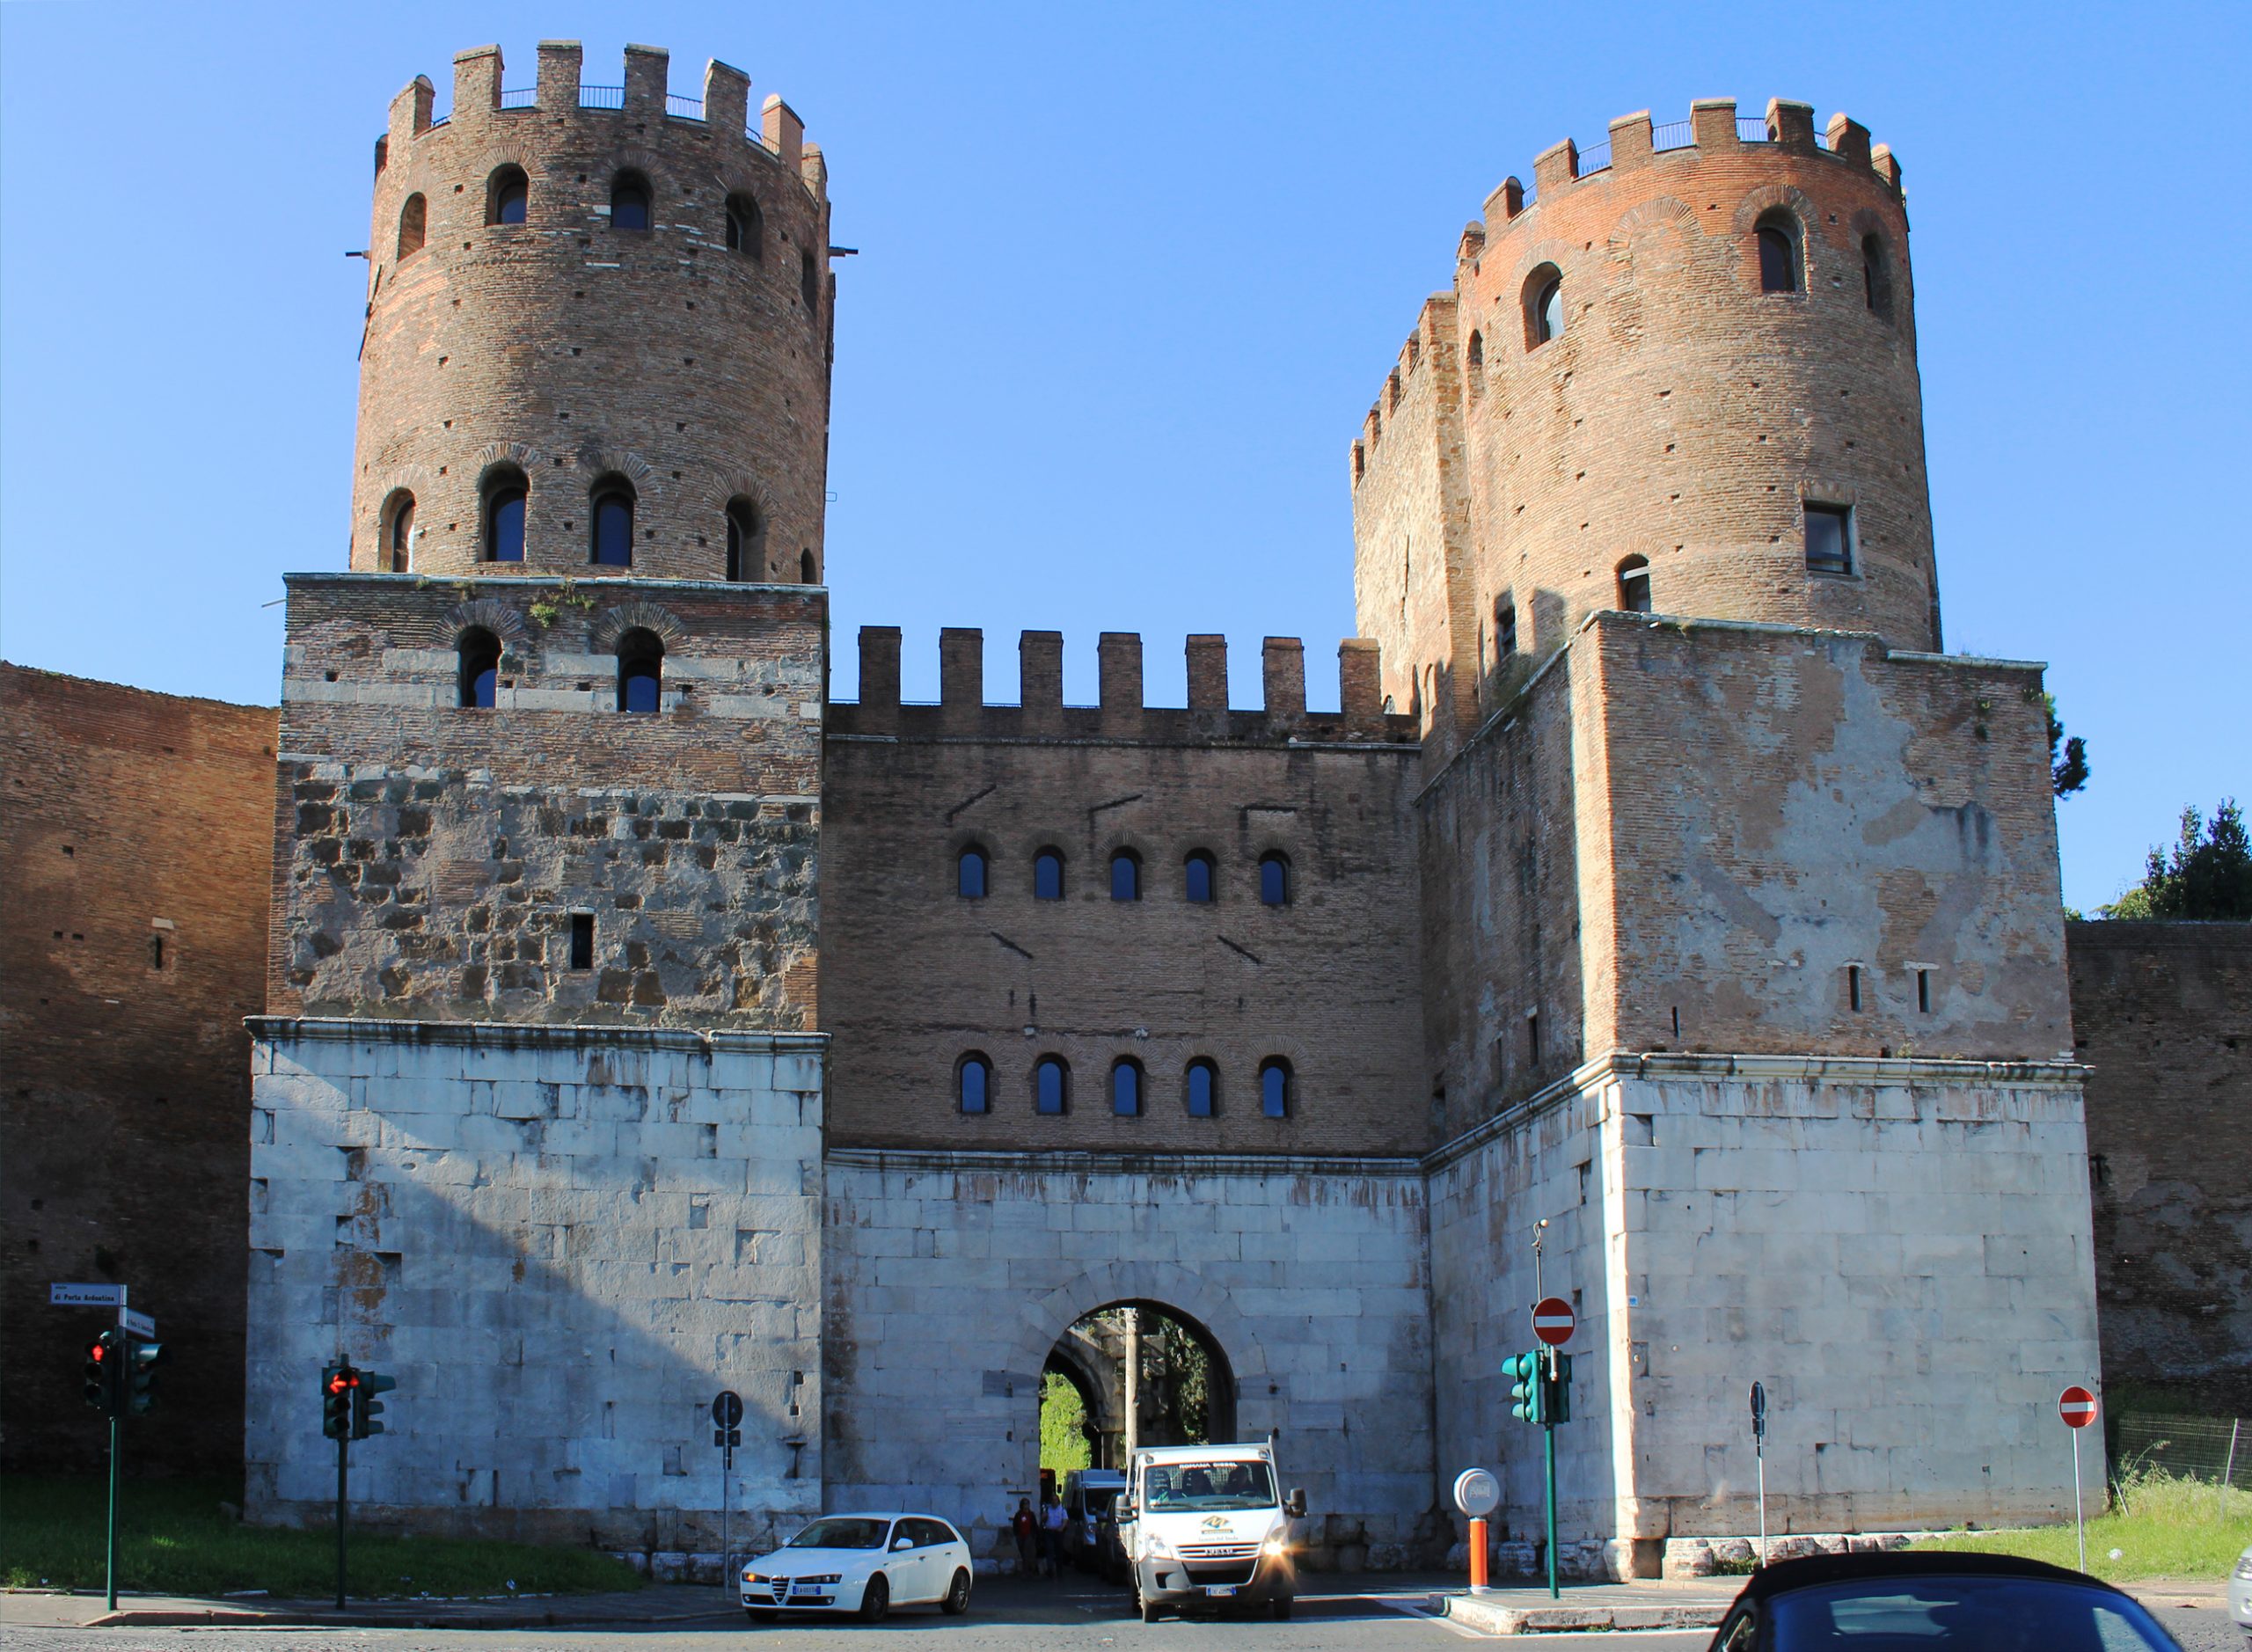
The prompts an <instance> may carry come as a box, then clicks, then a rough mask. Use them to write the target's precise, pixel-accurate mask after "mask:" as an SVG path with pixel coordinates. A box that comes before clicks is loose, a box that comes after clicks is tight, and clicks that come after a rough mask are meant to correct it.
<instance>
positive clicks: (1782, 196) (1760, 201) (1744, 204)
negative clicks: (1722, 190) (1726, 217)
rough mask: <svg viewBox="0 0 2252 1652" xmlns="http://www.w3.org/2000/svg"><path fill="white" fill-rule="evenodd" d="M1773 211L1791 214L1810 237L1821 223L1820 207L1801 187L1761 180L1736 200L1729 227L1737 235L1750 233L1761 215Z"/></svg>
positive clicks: (1755, 227)
mask: <svg viewBox="0 0 2252 1652" xmlns="http://www.w3.org/2000/svg"><path fill="white" fill-rule="evenodd" d="M1775 211H1783V212H1788V213H1791V214H1794V215H1795V216H1796V217H1797V219H1798V221H1799V223H1800V224H1801V225H1802V228H1803V230H1804V232H1805V234H1806V235H1807V237H1808V238H1811V237H1812V236H1813V234H1814V231H1815V230H1816V228H1817V226H1818V225H1819V224H1820V223H1822V213H1821V209H1820V208H1817V207H1816V205H1815V204H1814V202H1813V201H1810V200H1808V199H1807V195H1806V192H1805V191H1804V190H1802V189H1800V188H1797V187H1796V186H1793V185H1790V184H1762V185H1760V186H1758V188H1757V189H1753V190H1751V191H1749V192H1748V193H1747V194H1745V195H1744V199H1743V200H1742V201H1738V202H1737V204H1736V216H1735V217H1734V219H1733V220H1732V221H1731V223H1730V224H1729V227H1730V229H1732V230H1734V231H1735V233H1736V234H1737V235H1738V236H1744V237H1749V236H1750V235H1751V233H1752V231H1753V230H1757V229H1758V227H1759V220H1760V219H1762V218H1764V217H1765V216H1767V214H1769V213H1771V212H1775Z"/></svg>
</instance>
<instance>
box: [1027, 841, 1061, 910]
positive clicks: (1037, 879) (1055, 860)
mask: <svg viewBox="0 0 2252 1652" xmlns="http://www.w3.org/2000/svg"><path fill="white" fill-rule="evenodd" d="M1032 898H1033V899H1034V900H1035V901H1060V900H1062V899H1063V898H1064V852H1063V851H1062V850H1060V849H1043V850H1042V851H1041V852H1039V853H1038V854H1036V855H1035V856H1034V857H1033V858H1032Z"/></svg>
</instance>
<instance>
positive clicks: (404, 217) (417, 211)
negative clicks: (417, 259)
mask: <svg viewBox="0 0 2252 1652" xmlns="http://www.w3.org/2000/svg"><path fill="white" fill-rule="evenodd" d="M429 226H430V203H429V202H428V201H425V200H423V199H422V197H421V196H420V195H419V194H417V195H409V196H408V197H407V198H406V205H405V206H403V207H401V208H399V209H398V255H399V257H401V258H405V257H406V255H407V254H408V253H409V252H420V251H421V250H422V242H423V239H424V238H425V237H426V236H427V235H428V230H429Z"/></svg>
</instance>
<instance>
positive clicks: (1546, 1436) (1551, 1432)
mask: <svg viewBox="0 0 2252 1652" xmlns="http://www.w3.org/2000/svg"><path fill="white" fill-rule="evenodd" d="M1540 1436H1541V1446H1542V1449H1543V1450H1544V1451H1546V1454H1547V1458H1548V1598H1549V1599H1551V1600H1556V1599H1560V1598H1561V1597H1562V1593H1563V1591H1562V1590H1560V1589H1558V1588H1557V1587H1556V1425H1555V1424H1554V1422H1547V1421H1546V1420H1544V1421H1543V1422H1541V1425H1540Z"/></svg>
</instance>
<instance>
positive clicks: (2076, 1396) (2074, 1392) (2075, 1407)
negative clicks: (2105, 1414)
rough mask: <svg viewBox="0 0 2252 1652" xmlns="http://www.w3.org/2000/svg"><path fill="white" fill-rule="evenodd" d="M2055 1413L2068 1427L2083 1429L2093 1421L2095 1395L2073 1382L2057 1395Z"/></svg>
mask: <svg viewBox="0 0 2252 1652" xmlns="http://www.w3.org/2000/svg"><path fill="white" fill-rule="evenodd" d="M2057 1414H2058V1416H2060V1417H2062V1418H2063V1419H2064V1420H2065V1426H2066V1428H2068V1429H2084V1428H2086V1427H2087V1425H2088V1424H2089V1423H2091V1422H2095V1395H2094V1394H2092V1393H2088V1392H2087V1389H2085V1388H2083V1387H2081V1386H2080V1385H2079V1384H2078V1383H2074V1384H2073V1385H2072V1386H2071V1387H2069V1388H2067V1389H2066V1390H2065V1392H2064V1393H2060V1394H2058V1396H2057Z"/></svg>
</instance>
